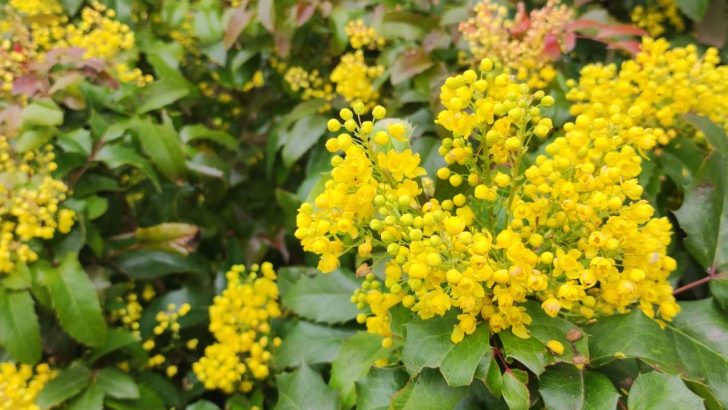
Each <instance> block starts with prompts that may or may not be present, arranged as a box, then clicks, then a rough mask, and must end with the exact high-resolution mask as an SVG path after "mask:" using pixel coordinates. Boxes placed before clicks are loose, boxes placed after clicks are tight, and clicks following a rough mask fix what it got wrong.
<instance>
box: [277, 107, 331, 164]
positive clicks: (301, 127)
mask: <svg viewBox="0 0 728 410" xmlns="http://www.w3.org/2000/svg"><path fill="white" fill-rule="evenodd" d="M324 132H326V118H324V117H323V116H321V115H309V116H306V117H303V118H301V119H300V120H298V121H296V123H295V124H294V125H293V127H292V128H291V129H290V131H288V132H287V134H288V135H289V136H290V137H289V138H288V141H287V142H286V144H285V145H284V146H283V152H282V154H281V156H282V158H283V163H284V164H285V165H286V166H287V167H290V166H291V165H293V164H294V163H295V162H296V161H298V159H299V158H301V157H302V156H303V154H305V153H306V151H308V149H309V148H311V147H312V146H313V144H315V143H316V142H317V141H318V140H319V138H321V136H322V135H323V134H324Z"/></svg>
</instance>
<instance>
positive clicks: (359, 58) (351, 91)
mask: <svg viewBox="0 0 728 410" xmlns="http://www.w3.org/2000/svg"><path fill="white" fill-rule="evenodd" d="M383 73H384V66H381V65H374V66H369V65H367V63H366V61H365V60H364V52H363V51H362V50H356V51H355V52H353V53H346V54H344V55H343V56H342V57H341V61H340V62H339V64H338V65H337V66H336V67H335V68H334V71H333V72H332V73H331V76H330V79H331V81H332V82H333V83H334V84H336V92H337V93H338V94H339V95H341V96H342V97H344V99H345V100H346V101H347V102H348V103H349V104H352V105H353V104H356V103H358V102H361V103H364V104H367V105H373V104H374V103H375V102H376V100H377V98H379V91H377V90H376V89H375V88H374V85H373V84H372V80H374V79H375V78H377V77H379V76H381V75H382V74H383Z"/></svg>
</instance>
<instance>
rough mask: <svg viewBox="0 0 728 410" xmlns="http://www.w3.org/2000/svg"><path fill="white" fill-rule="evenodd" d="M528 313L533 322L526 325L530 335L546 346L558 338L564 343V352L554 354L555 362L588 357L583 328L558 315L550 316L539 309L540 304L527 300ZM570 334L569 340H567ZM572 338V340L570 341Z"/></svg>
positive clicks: (582, 361)
mask: <svg viewBox="0 0 728 410" xmlns="http://www.w3.org/2000/svg"><path fill="white" fill-rule="evenodd" d="M526 309H527V312H528V314H529V315H530V316H531V318H532V319H533V322H532V323H531V324H530V325H529V326H528V331H529V332H530V333H531V336H532V337H533V338H535V339H536V340H538V341H539V342H541V344H542V345H543V346H544V349H545V346H546V343H548V342H549V341H550V340H558V341H559V342H561V344H563V345H564V347H565V349H564V353H563V354H561V355H554V356H553V360H554V361H556V362H573V361H574V358H575V357H576V356H579V358H578V359H579V360H580V362H581V363H584V362H585V361H588V359H589V336H588V335H587V334H586V332H584V330H583V329H581V328H580V327H578V326H576V325H575V324H573V323H571V322H569V321H568V320H566V319H563V318H560V317H550V316H549V315H547V314H546V312H544V311H543V309H541V306H540V305H539V304H538V303H536V302H534V301H529V302H528V303H527V304H526ZM569 336H571V338H572V339H571V340H569ZM572 340H573V341H572Z"/></svg>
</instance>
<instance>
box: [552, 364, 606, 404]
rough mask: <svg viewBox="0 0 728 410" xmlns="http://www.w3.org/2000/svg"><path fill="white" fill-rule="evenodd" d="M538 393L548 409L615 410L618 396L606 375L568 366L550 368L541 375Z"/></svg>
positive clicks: (561, 365)
mask: <svg viewBox="0 0 728 410" xmlns="http://www.w3.org/2000/svg"><path fill="white" fill-rule="evenodd" d="M538 391H539V393H541V398H542V399H543V402H544V404H545V405H546V408H547V409H554V410H572V409H573V410H602V409H603V410H614V409H616V408H617V401H618V400H619V393H618V392H617V389H615V388H614V385H613V384H612V382H611V381H610V380H609V379H608V378H607V377H606V376H605V375H603V374H601V373H597V372H593V371H590V370H579V369H577V368H576V367H574V366H572V365H569V364H559V365H556V366H553V367H549V368H548V369H547V370H546V372H545V373H544V374H542V375H541V378H540V382H539V389H538Z"/></svg>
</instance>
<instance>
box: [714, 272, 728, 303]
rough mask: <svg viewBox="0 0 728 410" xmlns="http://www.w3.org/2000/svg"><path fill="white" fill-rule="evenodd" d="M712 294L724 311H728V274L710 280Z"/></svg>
mask: <svg viewBox="0 0 728 410" xmlns="http://www.w3.org/2000/svg"><path fill="white" fill-rule="evenodd" d="M710 294H711V295H713V298H714V299H715V302H716V303H718V305H719V306H720V308H721V309H723V311H725V312H728V274H722V275H720V276H719V277H718V278H715V279H713V280H711V281H710Z"/></svg>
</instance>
